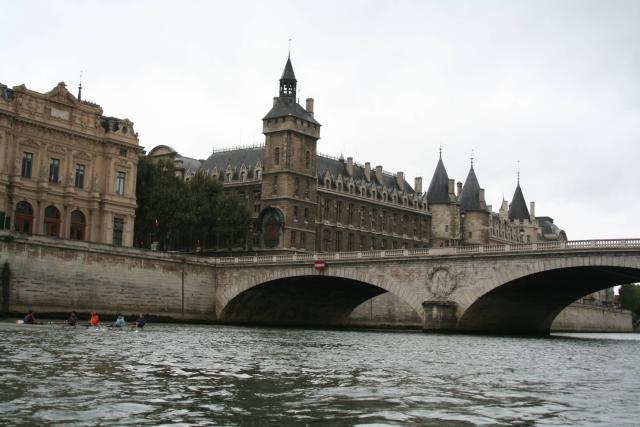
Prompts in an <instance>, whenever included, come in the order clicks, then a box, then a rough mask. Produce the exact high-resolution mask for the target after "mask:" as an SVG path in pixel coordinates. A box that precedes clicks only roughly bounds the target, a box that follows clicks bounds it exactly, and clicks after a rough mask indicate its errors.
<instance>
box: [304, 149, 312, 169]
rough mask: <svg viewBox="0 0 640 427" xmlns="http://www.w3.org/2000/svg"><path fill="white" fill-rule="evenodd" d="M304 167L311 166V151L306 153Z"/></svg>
mask: <svg viewBox="0 0 640 427" xmlns="http://www.w3.org/2000/svg"><path fill="white" fill-rule="evenodd" d="M304 167H305V168H307V169H309V168H310V167H311V153H310V152H309V151H307V152H306V153H304Z"/></svg>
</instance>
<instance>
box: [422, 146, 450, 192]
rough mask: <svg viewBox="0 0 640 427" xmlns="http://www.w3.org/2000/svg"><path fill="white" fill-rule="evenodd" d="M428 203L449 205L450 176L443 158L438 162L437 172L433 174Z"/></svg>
mask: <svg viewBox="0 0 640 427" xmlns="http://www.w3.org/2000/svg"><path fill="white" fill-rule="evenodd" d="M427 201H428V202H429V204H433V203H449V202H450V200H449V175H447V170H446V169H445V168H444V163H443V162H442V157H440V159H439V160H438V165H437V166H436V171H435V172H434V173H433V178H431V183H430V184H429V189H428V190H427Z"/></svg>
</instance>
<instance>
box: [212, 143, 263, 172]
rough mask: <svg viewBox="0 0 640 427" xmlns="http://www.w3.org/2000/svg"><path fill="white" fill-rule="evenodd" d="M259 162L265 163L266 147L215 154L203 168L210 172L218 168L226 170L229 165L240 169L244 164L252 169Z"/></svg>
mask: <svg viewBox="0 0 640 427" xmlns="http://www.w3.org/2000/svg"><path fill="white" fill-rule="evenodd" d="M258 160H260V162H261V163H264V146H262V147H250V148H239V149H235V150H229V151H219V152H217V153H213V154H212V155H211V156H209V158H208V159H207V160H205V161H204V163H203V164H202V167H203V168H204V169H206V170H209V171H210V170H213V169H214V168H215V167H216V166H217V167H218V170H223V169H226V167H227V165H231V167H233V168H235V167H238V168H239V167H241V166H242V164H243V163H244V164H245V166H246V167H247V168H250V167H252V166H255V165H256V164H257V163H258Z"/></svg>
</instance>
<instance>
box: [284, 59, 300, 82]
mask: <svg viewBox="0 0 640 427" xmlns="http://www.w3.org/2000/svg"><path fill="white" fill-rule="evenodd" d="M280 80H296V75H295V74H294V73H293V65H291V56H289V57H288V58H287V63H286V64H285V66H284V70H283V71H282V77H280ZM296 81H297V80H296Z"/></svg>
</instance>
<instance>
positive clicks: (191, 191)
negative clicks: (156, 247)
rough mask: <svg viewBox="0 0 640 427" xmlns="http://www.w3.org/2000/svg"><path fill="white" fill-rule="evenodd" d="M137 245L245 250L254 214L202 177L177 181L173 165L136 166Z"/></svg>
mask: <svg viewBox="0 0 640 427" xmlns="http://www.w3.org/2000/svg"><path fill="white" fill-rule="evenodd" d="M136 196H137V201H138V208H137V210H136V221H135V231H134V236H135V241H136V245H137V246H142V247H149V245H150V243H151V242H152V241H158V242H159V243H160V248H161V249H163V250H174V249H177V250H183V251H190V250H192V249H193V248H195V247H196V246H200V247H204V248H215V247H218V248H220V247H224V248H229V249H231V248H232V247H238V246H240V247H243V248H244V247H245V244H244V243H245V242H246V237H247V232H248V226H249V222H250V218H251V217H250V214H249V212H248V210H247V208H246V206H245V204H244V203H243V201H242V200H240V199H238V198H237V197H236V196H232V195H230V194H226V193H225V192H224V190H223V187H222V184H221V183H220V182H219V181H218V180H217V179H215V178H213V177H211V176H207V175H206V174H204V173H203V172H202V171H199V172H198V173H196V174H195V175H194V176H193V177H191V179H190V180H189V181H184V180H182V179H181V178H180V177H176V174H175V168H174V165H173V162H172V161H169V160H164V161H157V162H155V161H151V160H149V159H147V158H141V159H140V162H139V163H138V178H137V192H136Z"/></svg>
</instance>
